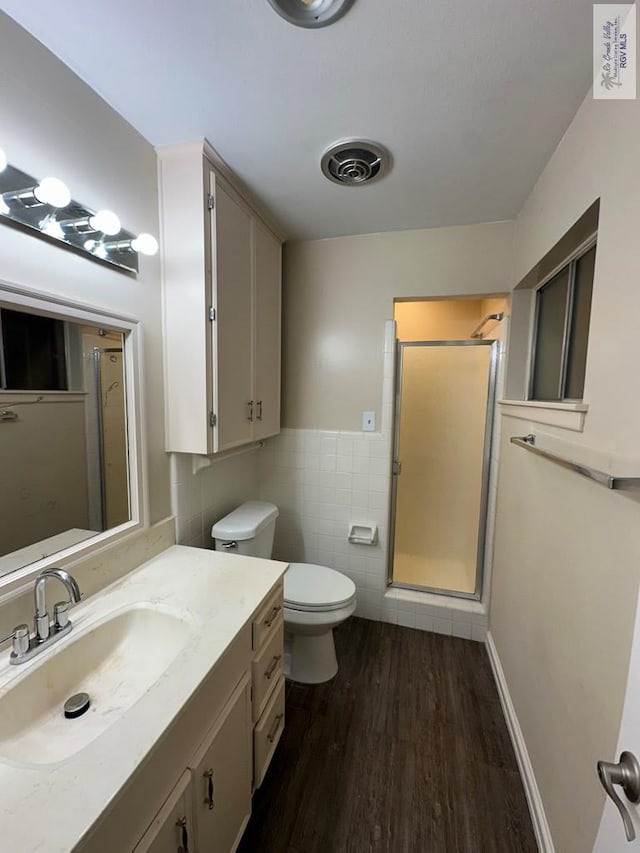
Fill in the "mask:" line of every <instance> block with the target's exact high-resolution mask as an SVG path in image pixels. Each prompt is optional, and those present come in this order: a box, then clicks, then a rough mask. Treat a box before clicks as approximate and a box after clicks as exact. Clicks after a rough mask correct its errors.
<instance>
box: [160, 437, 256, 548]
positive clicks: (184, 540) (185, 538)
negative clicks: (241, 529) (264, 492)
mask: <svg viewBox="0 0 640 853" xmlns="http://www.w3.org/2000/svg"><path fill="white" fill-rule="evenodd" d="M258 492H259V483H258V451H256V450H252V451H248V452H245V453H241V454H238V455H234V456H230V457H227V458H226V459H225V458H222V459H211V458H209V457H202V456H191V455H189V454H186V453H172V454H171V508H172V512H173V514H174V515H175V517H176V542H177V543H178V544H179V545H192V546H193V547H195V548H211V547H212V542H211V527H212V525H213V524H214V522H216V521H217V520H218V519H220V518H222V516H223V515H226V514H227V513H228V512H231V510H232V509H234V508H235V507H236V506H238V505H239V504H241V503H244V501H249V500H255V499H256V498H257V496H258Z"/></svg>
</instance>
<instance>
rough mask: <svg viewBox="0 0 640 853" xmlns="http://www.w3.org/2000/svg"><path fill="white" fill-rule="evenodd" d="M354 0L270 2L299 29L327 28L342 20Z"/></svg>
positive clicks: (281, 0) (283, 0) (273, 0)
mask: <svg viewBox="0 0 640 853" xmlns="http://www.w3.org/2000/svg"><path fill="white" fill-rule="evenodd" d="M353 2H354V0H269V3H271V5H272V6H273V8H274V9H275V10H276V12H277V13H278V14H279V15H280V16H281V17H282V18H284V19H285V21H289V23H290V24H295V25H296V26H297V27H309V28H311V27H326V26H327V25H328V24H332V23H333V22H334V21H337V20H338V18H341V17H342V16H343V15H344V14H345V12H346V11H347V10H348V9H349V7H350V6H352V5H353Z"/></svg>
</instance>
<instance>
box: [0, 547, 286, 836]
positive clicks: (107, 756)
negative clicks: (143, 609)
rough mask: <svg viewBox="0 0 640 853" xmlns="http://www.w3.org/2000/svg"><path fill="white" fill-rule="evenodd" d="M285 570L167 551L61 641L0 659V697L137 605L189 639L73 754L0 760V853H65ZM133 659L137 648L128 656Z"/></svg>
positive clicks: (95, 601) (85, 614) (103, 598)
mask: <svg viewBox="0 0 640 853" xmlns="http://www.w3.org/2000/svg"><path fill="white" fill-rule="evenodd" d="M285 569H286V563H278V562H275V561H271V560H259V559H255V558H253V557H244V556H241V555H237V554H233V555H229V554H222V553H219V552H215V551H205V550H203V549H199V548H187V547H185V546H181V545H174V546H172V547H171V548H169V549H167V550H166V551H164V552H163V553H162V554H160V555H159V556H158V557H154V558H153V559H152V560H149V561H148V562H147V563H144V564H143V565H142V566H140V567H139V568H137V569H135V570H134V571H133V572H131V573H130V574H129V575H127V576H126V577H124V578H122V579H121V580H119V581H117V582H116V583H114V584H113V585H111V586H110V587H107V588H106V589H104V590H103V591H102V592H99V593H97V594H96V595H94V596H92V597H91V598H90V599H89V600H88V601H87V602H86V603H84V602H83V603H82V604H80V605H78V606H77V607H76V608H74V609H73V610H72V611H71V618H72V621H73V624H74V627H73V630H72V631H71V633H70V634H69V636H68V637H66V638H64V639H63V640H61V641H60V642H59V644H57V645H54V646H53V647H52V648H51V649H49V650H47V651H46V652H43V653H42V654H41V655H40V656H39V657H36V658H35V659H34V660H33V661H31V662H29V663H26V664H22V665H20V666H10V665H9V663H8V658H9V655H8V652H4V653H3V654H2V656H1V658H0V661H1V662H0V714H1V713H2V695H3V694H4V693H5V692H6V691H7V690H8V689H10V688H11V686H12V685H13V684H15V682H16V680H17V679H21V678H23V677H24V676H25V675H26V674H27V673H28V671H29V670H31V669H32V668H34V667H38V666H39V665H41V664H42V662H43V661H45V660H46V659H47V658H48V657H49V656H51V655H55V654H56V649H60V648H61V647H62V646H63V645H64V644H66V643H69V642H73V641H74V640H78V639H80V641H81V635H82V633H84V632H85V631H87V630H89V629H90V628H91V626H92V625H94V624H95V623H99V622H102V621H103V620H104V617H105V615H106V614H108V613H109V612H111V611H114V610H121V609H122V608H124V607H127V606H130V605H132V604H135V603H137V602H145V603H150V604H157V605H159V606H160V607H170V608H171V610H172V611H173V612H174V613H178V614H180V615H181V616H182V617H183V618H184V619H185V620H186V621H188V622H189V623H190V624H191V625H192V626H193V627H194V634H193V638H192V639H191V640H190V641H189V643H188V644H187V646H186V647H185V648H184V649H183V650H182V652H181V653H180V654H179V655H178V656H177V657H176V658H175V659H174V660H173V662H172V663H171V664H170V665H169V667H168V669H167V670H166V671H165V673H164V674H163V675H162V676H161V677H160V678H159V679H158V680H157V681H156V682H155V683H154V684H153V685H152V686H151V687H150V688H149V689H148V690H147V692H146V693H145V694H144V695H143V696H142V697H141V698H140V699H139V700H138V701H137V702H136V703H135V704H133V705H132V706H131V708H130V709H128V710H127V711H126V713H125V714H124V715H123V716H122V717H120V718H119V719H118V720H116V721H115V722H114V723H113V724H112V725H111V726H110V727H109V728H107V729H106V731H104V732H103V733H102V734H101V735H99V736H98V737H97V738H96V739H95V740H94V741H93V742H91V743H89V744H88V745H87V746H85V747H84V748H83V749H81V750H80V751H79V752H77V753H76V754H75V755H72V756H71V757H69V758H67V759H66V760H64V761H60V762H58V763H56V764H46V765H43V764H39V765H35V764H32V765H26V764H22V763H16V762H10V761H8V760H6V759H3V758H2V756H0V790H1V791H2V797H1V804H0V839H1V841H0V847H1V849H2V850H7V851H8V850H12V851H16V853H18V851H19V853H69V851H70V850H71V849H72V848H73V847H74V846H75V845H76V844H77V843H78V842H79V841H80V840H81V838H82V837H83V836H84V835H85V833H86V832H87V831H88V830H89V828H90V827H91V826H92V825H93V824H94V823H95V822H96V820H97V819H98V818H99V817H100V815H101V813H102V812H103V811H104V809H105V808H106V806H107V804H108V803H109V802H110V801H111V800H112V799H113V798H114V797H115V796H116V795H117V794H118V792H119V791H120V789H121V788H122V787H123V785H124V784H125V783H126V782H127V780H128V779H129V778H130V776H131V774H132V773H133V772H134V770H135V768H136V767H137V765H138V764H140V762H141V761H142V760H143V758H144V757H145V756H146V755H147V754H148V753H149V752H150V751H151V750H152V749H153V747H154V745H155V744H156V742H157V741H158V739H159V738H160V737H161V735H162V734H163V733H164V732H165V730H166V729H167V728H168V726H169V725H170V723H171V722H172V721H173V720H174V718H175V717H176V716H177V714H178V713H179V712H180V710H181V709H182V708H183V706H184V705H185V703H186V702H187V701H188V699H189V697H190V696H191V695H192V694H193V693H194V691H195V690H196V688H197V687H198V685H199V684H200V683H201V681H202V680H203V678H204V677H205V676H206V675H207V673H208V672H209V671H210V670H211V668H212V667H213V666H214V665H215V664H216V662H217V661H218V660H219V658H220V657H221V656H222V654H223V653H224V652H225V650H226V649H227V648H228V646H229V645H230V644H231V642H232V641H233V640H234V638H235V637H236V635H237V633H238V632H239V631H240V629H241V628H242V627H243V626H244V625H245V624H246V623H247V621H248V620H249V619H250V617H251V615H252V613H253V612H254V611H255V609H256V608H257V607H258V605H259V604H260V603H261V601H262V600H263V599H264V597H265V596H266V595H267V594H268V593H269V591H270V590H271V589H272V587H273V586H274V584H276V583H277V581H278V580H279V579H280V578H281V577H282V575H283V574H284V571H285ZM131 653H132V654H143V655H144V653H145V650H144V649H139V648H136V649H132V650H131Z"/></svg>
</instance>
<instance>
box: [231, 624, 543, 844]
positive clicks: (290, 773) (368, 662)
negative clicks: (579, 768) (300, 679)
mask: <svg viewBox="0 0 640 853" xmlns="http://www.w3.org/2000/svg"><path fill="white" fill-rule="evenodd" d="M336 647H337V652H338V660H339V664H340V670H339V672H338V675H337V676H336V678H334V679H333V681H330V682H329V683H327V684H320V685H316V686H307V685H302V684H294V683H289V684H287V703H286V714H287V718H286V728H285V732H284V734H283V737H282V740H281V742H280V745H279V746H278V750H277V752H276V754H275V756H274V758H273V761H272V764H271V767H270V769H269V773H268V775H267V778H266V779H265V781H264V783H263V784H262V787H261V788H260V789H259V790H258V791H257V792H256V794H255V796H254V801H253V816H252V818H251V821H250V823H249V826H248V827H247V830H246V832H245V835H244V838H243V840H242V843H241V845H240V848H239V853H257V851H260V853H493V852H494V851H495V853H503V851H514V853H528V851H531V853H535V851H536V850H537V847H536V843H535V839H534V836H533V830H532V827H531V821H530V818H529V812H528V810H527V804H526V800H525V795H524V790H523V788H522V783H521V780H520V776H519V773H518V770H517V766H516V762H515V757H514V754H513V750H512V747H511V742H510V740H509V735H508V733H507V728H506V725H505V722H504V718H503V716H502V710H501V707H500V700H499V698H498V694H497V692H496V688H495V685H494V682H493V677H492V675H491V670H490V666H489V661H488V658H487V654H486V651H485V649H484V646H483V645H482V644H481V643H474V642H470V641H468V640H458V639H454V638H451V637H444V636H440V635H438V634H429V633H426V632H423V631H414V630H412V629H410V628H400V627H397V626H395V625H387V624H384V623H380V622H370V621H367V620H364V619H350V620H349V621H348V622H347V623H346V624H345V625H343V626H341V627H340V629H338V630H337V631H336Z"/></svg>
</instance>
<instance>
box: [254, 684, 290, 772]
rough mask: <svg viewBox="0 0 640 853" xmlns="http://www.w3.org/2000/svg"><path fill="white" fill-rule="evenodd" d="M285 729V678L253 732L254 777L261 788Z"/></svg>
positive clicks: (274, 692)
mask: <svg viewBox="0 0 640 853" xmlns="http://www.w3.org/2000/svg"><path fill="white" fill-rule="evenodd" d="M283 729H284V678H282V677H281V678H280V683H279V684H278V686H277V687H276V689H275V690H274V691H273V695H272V696H271V699H270V700H269V702H268V704H267V707H266V708H265V709H264V711H263V713H262V716H261V717H260V720H259V722H258V724H257V725H256V727H255V729H254V732H253V778H254V787H255V788H259V787H260V785H261V784H262V780H263V779H264V777H265V774H266V772H267V770H268V768H269V763H270V762H271V758H272V757H273V753H274V752H275V749H276V746H277V745H278V741H279V740H280V737H281V735H282V732H283Z"/></svg>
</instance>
